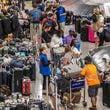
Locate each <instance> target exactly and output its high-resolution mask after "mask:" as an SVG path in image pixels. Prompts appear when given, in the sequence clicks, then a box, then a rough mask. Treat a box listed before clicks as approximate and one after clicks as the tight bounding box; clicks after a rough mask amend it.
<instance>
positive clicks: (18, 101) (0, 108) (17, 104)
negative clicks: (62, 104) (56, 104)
mask: <svg viewBox="0 0 110 110" xmlns="http://www.w3.org/2000/svg"><path fill="white" fill-rule="evenodd" d="M2 99H4V100H0V110H52V109H51V106H50V104H47V103H46V102H44V101H41V100H34V99H29V98H28V97H23V96H22V94H20V93H13V94H12V95H11V96H10V97H8V98H2Z"/></svg>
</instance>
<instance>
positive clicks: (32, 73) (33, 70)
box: [30, 62, 36, 81]
mask: <svg viewBox="0 0 110 110" xmlns="http://www.w3.org/2000/svg"><path fill="white" fill-rule="evenodd" d="M30 79H31V81H35V80H36V63H34V62H32V63H31V67H30Z"/></svg>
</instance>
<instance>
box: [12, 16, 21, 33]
mask: <svg viewBox="0 0 110 110" xmlns="http://www.w3.org/2000/svg"><path fill="white" fill-rule="evenodd" d="M11 27H12V31H13V32H14V31H17V29H18V27H19V21H18V17H17V16H16V15H13V16H12V17H11Z"/></svg>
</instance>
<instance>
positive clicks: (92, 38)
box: [88, 26, 95, 42]
mask: <svg viewBox="0 0 110 110" xmlns="http://www.w3.org/2000/svg"><path fill="white" fill-rule="evenodd" d="M88 41H89V42H95V34H94V32H93V30H92V27H91V26H89V27H88Z"/></svg>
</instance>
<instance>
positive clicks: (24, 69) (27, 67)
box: [23, 66, 30, 78]
mask: <svg viewBox="0 0 110 110" xmlns="http://www.w3.org/2000/svg"><path fill="white" fill-rule="evenodd" d="M23 76H26V77H29V78H30V67H29V66H24V68H23Z"/></svg>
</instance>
